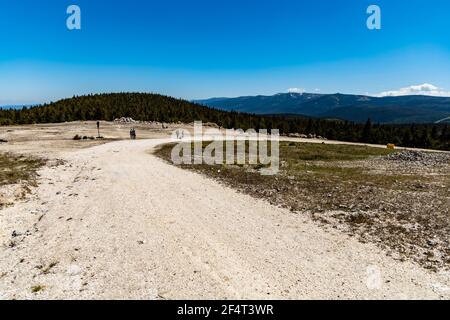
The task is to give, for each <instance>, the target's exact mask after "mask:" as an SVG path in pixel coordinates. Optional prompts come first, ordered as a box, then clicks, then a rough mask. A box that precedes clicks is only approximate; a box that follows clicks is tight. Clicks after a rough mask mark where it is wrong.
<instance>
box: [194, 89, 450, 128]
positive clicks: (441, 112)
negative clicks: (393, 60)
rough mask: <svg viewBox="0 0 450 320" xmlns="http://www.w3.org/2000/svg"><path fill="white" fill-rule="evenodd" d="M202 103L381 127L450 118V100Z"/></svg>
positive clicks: (292, 96)
mask: <svg viewBox="0 0 450 320" xmlns="http://www.w3.org/2000/svg"><path fill="white" fill-rule="evenodd" d="M197 102H198V103H201V104H204V105H207V106H210V107H214V108H219V109H224V110H236V111H241V112H251V113H256V114H299V115H306V116H314V117H325V118H330V117H331V118H341V119H345V120H350V121H357V122H365V121H366V120H367V119H368V118H371V119H372V120H373V121H375V122H379V123H430V122H436V121H438V120H441V119H444V118H446V117H449V116H450V97H430V96H402V97H383V98H378V97H370V96H361V95H348V94H310V93H304V94H301V93H285V94H283V93H282V94H276V95H274V96H255V97H238V98H213V99H209V100H200V101H197Z"/></svg>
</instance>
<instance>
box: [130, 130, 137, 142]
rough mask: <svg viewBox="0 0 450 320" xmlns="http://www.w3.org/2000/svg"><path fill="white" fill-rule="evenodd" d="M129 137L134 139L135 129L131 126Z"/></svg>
mask: <svg viewBox="0 0 450 320" xmlns="http://www.w3.org/2000/svg"><path fill="white" fill-rule="evenodd" d="M130 138H131V140H136V129H134V128H132V129H131V130H130Z"/></svg>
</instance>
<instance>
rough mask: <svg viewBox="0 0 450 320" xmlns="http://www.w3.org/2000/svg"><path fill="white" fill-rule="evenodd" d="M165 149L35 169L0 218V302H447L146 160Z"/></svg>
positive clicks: (368, 249)
mask: <svg viewBox="0 0 450 320" xmlns="http://www.w3.org/2000/svg"><path fill="white" fill-rule="evenodd" d="M165 141H167V140H141V141H133V142H132V141H120V142H112V143H108V144H105V145H101V146H96V147H92V148H89V149H83V150H78V151H76V152H67V153H63V155H62V158H63V159H64V160H65V161H66V163H65V165H62V166H59V167H55V168H45V169H43V170H42V172H41V178H40V182H41V184H40V186H39V187H38V188H37V190H35V192H34V193H33V195H32V196H31V197H30V198H29V199H28V201H26V202H21V203H18V204H16V205H15V206H13V207H9V208H6V209H3V210H1V211H0V243H1V247H0V298H2V299H92V298H94V299H178V298H183V299H204V298H208V299H215V298H225V299H315V298H319V299H350V298H358V299H376V298H382V299H397V298H400V299H411V298H420V299H422V298H423V299H426V298H432V299H434V298H441V299H447V298H449V297H450V280H449V277H448V275H445V274H434V273H431V272H428V271H425V270H424V269H422V268H420V267H419V266H416V265H414V264H412V263H409V262H399V261H394V260H393V259H391V258H389V257H387V256H386V255H385V254H384V253H383V252H381V251H380V250H379V249H377V248H376V247H375V246H373V245H370V244H362V243H359V242H358V241H357V240H356V239H353V238H349V237H348V236H346V235H344V234H341V233H339V232H338V231H336V230H333V229H330V230H326V229H324V228H323V227H320V226H318V225H316V224H314V223H313V222H312V221H310V220H309V219H308V218H307V217H303V216H301V215H296V214H293V213H291V212H289V211H287V210H284V209H280V208H277V207H273V206H271V205H269V204H268V203H266V202H264V201H262V200H257V199H254V198H251V197H250V196H246V195H243V194H239V193H237V192H236V191H234V190H232V189H229V188H227V187H224V186H222V185H220V184H218V183H217V182H215V181H212V180H210V179H207V178H204V177H202V176H200V175H198V174H195V173H192V172H189V171H184V170H182V169H179V168H176V167H174V166H171V165H169V164H167V163H164V162H163V161H162V160H160V159H158V158H156V157H155V156H153V155H151V154H150V152H149V151H150V150H152V148H154V147H155V146H156V145H158V144H160V143H163V142H165ZM14 231H15V234H14V235H15V237H13V232H14ZM37 286H40V287H37ZM32 287H36V288H38V289H40V290H39V291H38V292H36V293H32ZM36 288H35V289H36Z"/></svg>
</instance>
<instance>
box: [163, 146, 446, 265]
mask: <svg viewBox="0 0 450 320" xmlns="http://www.w3.org/2000/svg"><path fill="white" fill-rule="evenodd" d="M293 148H295V144H293V143H284V144H282V146H281V163H282V168H281V172H280V174H279V175H277V176H274V177H264V176H261V175H260V174H259V172H258V171H257V170H254V169H253V168H252V167H251V166H215V167H210V166H186V167H187V168H188V169H191V170H194V171H197V172H201V173H202V174H206V175H207V176H211V177H213V178H215V179H217V180H219V181H222V182H224V183H225V184H226V185H229V186H232V187H233V188H236V189H237V190H239V191H241V192H243V193H246V194H249V195H252V196H254V197H257V198H263V199H266V200H268V201H269V202H270V203H272V204H274V205H277V206H281V207H284V208H288V209H290V210H291V211H292V212H295V213H297V214H307V215H310V216H311V217H312V219H313V220H315V221H317V222H319V223H321V224H324V225H328V226H331V227H332V228H334V229H338V230H341V231H342V232H345V233H346V234H349V235H351V236H356V237H358V239H360V241H362V242H370V243H375V244H377V245H378V246H379V247H380V248H382V249H383V250H385V251H386V252H387V253H388V254H389V255H391V256H393V257H394V258H396V259H398V260H402V261H404V260H407V259H410V260H413V261H415V262H417V263H419V264H420V265H421V266H422V267H424V268H427V269H431V270H434V271H438V270H450V211H449V210H450V209H449V208H450V154H449V153H429V152H423V151H410V150H405V151H399V152H393V153H391V154H387V155H380V156H376V155H372V156H368V157H367V158H366V159H363V160H360V159H358V157H355V159H353V160H351V159H346V160H342V159H344V158H345V156H342V155H341V156H338V158H337V159H334V160H333V159H325V160H323V159H319V160H311V159H313V158H314V157H315V156H316V155H315V154H312V155H307V156H306V157H304V159H299V158H296V157H299V156H300V157H301V155H298V154H297V152H298V151H295V150H294V149H293ZM302 148H303V147H302ZM324 148H327V147H324ZM293 150H294V151H293ZM373 150H375V154H376V153H377V150H376V149H373ZM379 150H380V151H379V152H380V153H388V152H387V151H386V150H382V151H381V149H379ZM302 151H305V150H303V149H302ZM339 151H340V150H339V147H337V149H336V148H335V150H333V153H332V154H331V156H332V157H334V156H335V154H334V152H339ZM341 151H343V150H341ZM305 152H308V150H306V151H305ZM345 152H354V154H356V153H357V152H358V150H357V149H352V150H348V148H347V149H346V150H345ZM159 155H160V156H162V157H165V158H166V159H167V154H164V150H162V151H160V152H159ZM339 157H340V158H341V159H339ZM330 160H331V161H330Z"/></svg>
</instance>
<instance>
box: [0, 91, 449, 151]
mask: <svg viewBox="0 0 450 320" xmlns="http://www.w3.org/2000/svg"><path fill="white" fill-rule="evenodd" d="M120 117H131V118H133V119H135V120H141V121H158V122H166V123H169V122H178V121H181V122H184V123H190V122H193V121H196V120H198V121H200V120H201V121H203V122H214V123H217V124H218V125H220V126H222V127H225V128H240V129H244V130H247V129H249V128H253V129H256V130H259V129H269V130H270V129H274V128H275V129H279V130H280V131H281V133H285V134H286V133H304V134H315V135H320V136H323V137H326V138H328V139H336V140H342V141H349V142H369V143H379V144H386V143H395V144H397V145H402V146H408V147H421V148H436V149H446V150H450V127H448V125H444V124H442V125H426V124H422V125H373V124H372V123H371V122H370V121H368V122H367V123H366V124H365V125H364V124H357V123H353V122H349V121H330V120H322V119H313V118H304V117H295V116H261V115H253V114H247V113H239V112H228V111H223V110H217V109H213V108H209V107H205V106H202V105H199V104H195V103H191V102H188V101H185V100H180V99H175V98H171V97H167V96H162V95H158V94H148V93H112V94H96V95H87V96H81V97H73V98H70V99H64V100H60V101H57V102H54V103H50V104H45V105H41V106H35V107H31V108H23V109H18V110H0V125H13V124H34V123H61V122H70V121H86V120H106V121H112V120H114V119H116V118H120Z"/></svg>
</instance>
